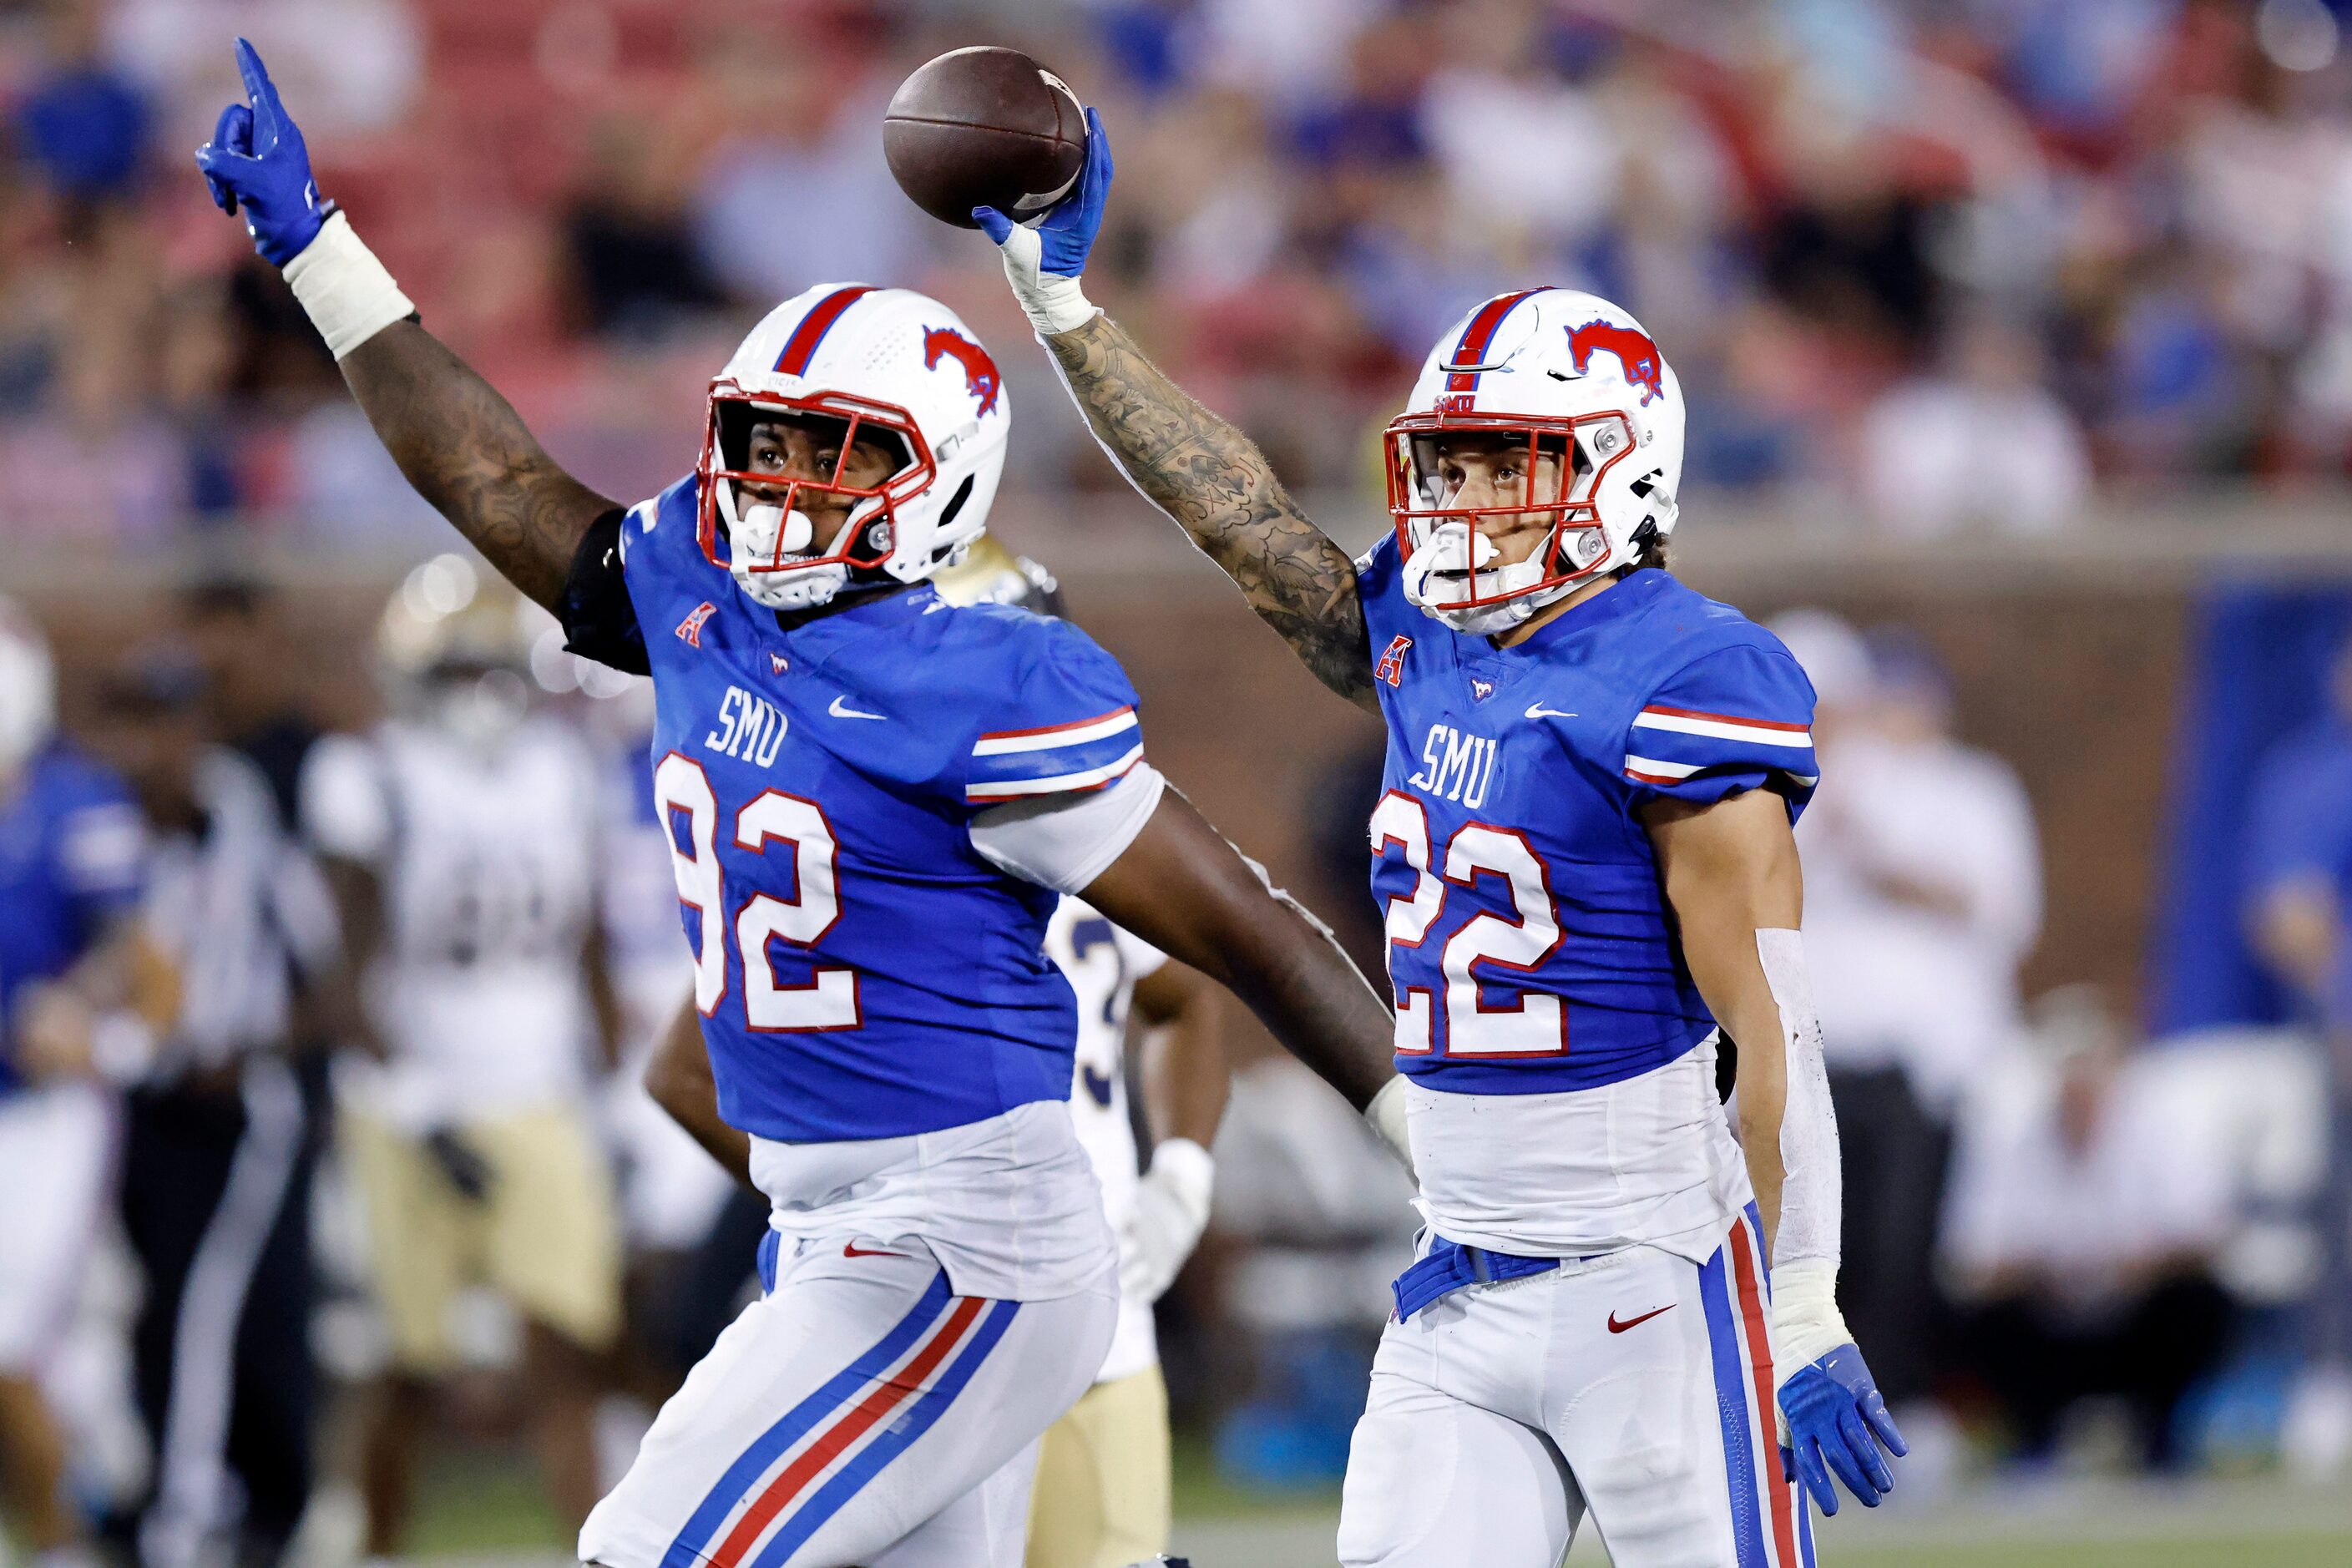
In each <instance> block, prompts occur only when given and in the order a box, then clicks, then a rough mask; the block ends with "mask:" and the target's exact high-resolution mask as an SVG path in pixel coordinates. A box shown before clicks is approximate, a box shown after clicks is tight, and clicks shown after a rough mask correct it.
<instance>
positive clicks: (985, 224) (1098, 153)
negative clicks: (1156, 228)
mask: <svg viewBox="0 0 2352 1568" xmlns="http://www.w3.org/2000/svg"><path fill="white" fill-rule="evenodd" d="M1110 174H1111V164H1110V138H1109V137H1108V136H1106V135H1104V134H1103V126H1102V117H1101V116H1100V115H1098V114H1097V113H1096V112H1095V111H1094V110H1091V109H1089V110H1087V166H1086V168H1085V170H1084V171H1083V172H1082V173H1081V174H1079V176H1078V184H1077V188H1076V190H1074V191H1072V192H1071V193H1070V194H1069V195H1066V196H1064V197H1063V198H1062V199H1061V200H1060V201H1058V202H1055V204H1054V205H1052V206H1051V207H1048V208H1047V209H1046V210H1045V216H1044V217H1043V218H1042V219H1039V220H1038V221H1037V222H1036V224H1035V225H1034V226H1028V225H1023V224H1017V223H1014V222H1013V220H1012V219H1011V218H1009V217H1007V216H1004V215H1003V213H1001V212H998V211H997V210H996V209H995V208H994V207H974V208H972V209H971V216H972V221H973V222H975V223H977V224H979V225H980V226H981V227H982V229H984V230H986V231H987V233H988V237H989V238H991V239H992V240H994V241H996V246H997V248H998V249H999V250H1001V251H1003V253H1004V278H1005V281H1007V282H1009V283H1011V284H1012V285H1013V298H1014V299H1015V300H1019V301H1020V302H1021V310H1022V313H1023V314H1024V315H1026V316H1027V317H1028V318H1029V324H1030V325H1031V326H1033V327H1034V328H1036V329H1037V335H1038V336H1040V337H1051V336H1053V335H1054V334H1055V333H1056V332H1066V331H1070V330H1071V329H1072V328H1074V327H1082V326H1084V325H1086V323H1087V322H1088V321H1092V320H1094V318H1095V317H1096V316H1097V315H1099V314H1100V313H1101V312H1100V310H1098V309H1097V307H1096V306H1094V305H1093V304H1091V303H1089V302H1088V300H1087V297H1086V294H1085V292H1084V291H1083V290H1082V289H1079V287H1078V275H1079V274H1080V273H1082V272H1084V271H1085V270H1086V267H1087V252H1088V251H1090V250H1092V249H1093V248H1094V246H1095V236H1096V235H1097V234H1098V233H1100V232H1101V230H1102V220H1103V203H1104V202H1105V201H1106V200H1107V199H1108V197H1109V195H1110Z"/></svg>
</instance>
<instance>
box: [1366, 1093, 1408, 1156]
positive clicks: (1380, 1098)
mask: <svg viewBox="0 0 2352 1568" xmlns="http://www.w3.org/2000/svg"><path fill="white" fill-rule="evenodd" d="M1364 1120H1365V1121H1369V1122H1370V1123H1371V1124H1372V1131H1375V1132H1377V1133H1379V1134H1380V1135H1381V1142H1383V1143H1385V1144H1387V1145H1388V1146H1389V1150H1390V1152H1392V1153H1393V1154H1395V1155H1396V1157H1397V1158H1398V1159H1400V1160H1402V1161H1403V1162H1404V1168H1405V1169H1406V1170H1407V1171H1411V1170H1412V1137H1411V1135H1410V1134H1409V1133H1408V1132H1407V1131H1406V1129H1405V1096H1404V1074H1402V1073H1399V1074H1397V1075H1396V1077H1394V1078H1392V1079H1389V1080H1388V1082H1386V1083H1384V1084H1382V1085H1381V1087H1380V1091H1379V1092H1378V1093H1376V1094H1374V1095H1373V1096H1372V1102H1371V1103H1370V1105H1367V1106H1365V1107H1364Z"/></svg>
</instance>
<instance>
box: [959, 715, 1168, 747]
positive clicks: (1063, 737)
mask: <svg viewBox="0 0 2352 1568" xmlns="http://www.w3.org/2000/svg"><path fill="white" fill-rule="evenodd" d="M1135 727H1136V717H1135V710H1134V709H1133V708H1131V707H1128V708H1118V709H1114V710H1111V711H1110V712H1108V713H1104V714H1099V715H1097V716H1096V717H1095V718H1092V719H1073V720H1071V721H1069V722H1068V723H1066V724H1047V725H1045V726H1044V727H1043V728H1040V729H1035V730H992V731H988V732H987V733H985V734H983V735H982V736H981V738H980V740H979V741H978V742H976V743H974V745H973V746H972V748H971V754H972V755H973V756H975V757H995V756H1003V755H1006V754H1008V753H1011V752H1049V751H1057V750H1059V749H1061V748H1062V747H1065V746H1079V745H1084V744H1086V743H1087V742H1092V741H1099V740H1102V739H1104V738H1106V737H1108V736H1111V735H1116V734H1118V733H1119V732H1120V731H1126V730H1132V729H1134V728H1135Z"/></svg>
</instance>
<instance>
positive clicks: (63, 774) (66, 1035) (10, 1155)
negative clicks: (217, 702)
mask: <svg viewBox="0 0 2352 1568" xmlns="http://www.w3.org/2000/svg"><path fill="white" fill-rule="evenodd" d="M56 714H57V692H56V680H55V675H54V670H53V667H52V665H51V663H50V659H49V651H48V647H47V642H46V641H45V640H44V639H43V637H42V636H41V634H40V631H39V630H38V628H37V627H36V626H34V625H33V623H32V622H31V620H30V619H29V618H27V617H26V616H25V614H24V612H23V611H21V610H19V609H18V608H17V607H16V605H13V604H11V603H9V602H8V601H6V600H5V599H0V1485H5V1488H6V1490H5V1493H0V1496H5V1500H6V1501H7V1503H8V1505H9V1514H10V1522H11V1523H12V1524H13V1525H14V1527H15V1528H16V1531H17V1532H18V1538H19V1539H20V1540H22V1541H23V1542H25V1543H26V1545H27V1546H29V1547H30V1548H31V1549H32V1552H33V1553H34V1555H35V1560H36V1562H37V1563H65V1562H68V1561H72V1560H76V1559H78V1558H79V1556H80V1555H81V1549H80V1547H79V1537H80V1529H79V1525H78V1523H77V1522H76V1521H75V1520H74V1519H73V1516H72V1512H71V1510H70V1509H69V1507H68V1502H67V1500H66V1498H65V1496H64V1493H63V1489H62V1488H63V1481H64V1476H65V1461H66V1455H65V1452H64V1445H63V1443H62V1440H61V1439H60V1437H59V1436H58V1426H57V1423H56V1421H55V1420H54V1418H53V1417H52V1415H51V1412H50V1409H49V1405H48V1401H47V1397H46V1396H45V1395H44V1394H43V1393H42V1389H41V1384H40V1375H41V1373H42V1371H43V1369H44V1366H45V1364H46V1363H47V1361H48V1360H49V1358H50V1357H51V1355H52V1354H53V1353H54V1352H56V1351H57V1350H58V1345H59V1342H60V1340H61V1338H62V1336H63V1334H64V1331H65V1330H66V1328H67V1326H68V1319H69V1317H70V1315H71V1313H72V1310H73V1306H74V1301H75V1297H76V1293H77V1292H78V1291H79V1289H80V1286H81V1279H82V1265H83V1262H84V1260H85V1259H86V1258H87V1256H88V1254H89V1248H90V1246H91V1244H92V1242H93V1241H94V1240H95V1238H96V1237H97V1233H98V1228H99V1223H100V1212H101V1210H102V1207H103V1205H104V1204H105V1201H106V1193H107V1185H108V1181H109V1175H110V1170H111V1168H112V1163H113V1159H112V1143H113V1139H114V1110H113V1107H112V1104H111V1102H110V1095H109V1094H108V1092H107V1091H106V1089H105V1088H104V1087H103V1084H102V1082H101V1080H102V1079H106V1078H115V1079H123V1078H128V1077H130V1076H132V1075H134V1074H136V1073H137V1072H138V1071H139V1070H140V1069H141V1068H143V1067H144V1066H145V1063H146V1058H148V1057H149V1056H150V1055H151V1054H152V1049H153V1035H152V1031H151V1030H149V1029H147V1028H145V1027H144V1026H142V1024H141V1023H140V1021H139V1019H138V1018H137V1017H136V1016H133V1015H131V1014H129V1013H110V1012H109V1011H107V1009H108V1007H109V1005H110V1004H116V1003H120V1002H121V1001H124V1000H127V999H128V998H127V993H126V991H125V987H126V985H127V984H128V983H129V980H130V977H131V974H132V973H133V972H134V970H135V967H136V966H135V964H134V963H133V961H132V954H133V953H134V952H137V951H140V948H141V944H138V943H137V942H136V939H135V938H133V937H132V935H131V910H132V906H133V903H134V900H135V899H136V897H137V893H138V889H139V879H140V869H141V861H142V846H143V834H142V829H141V826H140V820H139V815H138V812H137V809H136V808H135V807H134V806H133V805H131V799H130V795H129V793H128V792H127V791H126V789H125V788H124V786H123V784H122V783H121V780H120V779H118V778H117V777H115V775H114V774H113V773H110V772H109V771H107V770H106V769H104V768H102V767H100V766H99V765H98V764H97V763H94V762H91V761H89V759H87V758H85V757H83V756H81V755H80V754H79V752H75V751H74V750H72V749H71V748H69V747H68V746H66V745H64V744H62V743H61V742H57V741H55V740H53V738H52V730H53V728H54V724H55V720H56ZM171 1010H172V1009H171V1007H170V1006H169V1005H163V1006H160V1007H159V1008H157V1009H156V1010H155V1011H154V1016H157V1017H162V1016H168V1014H169V1012H170V1011H171Z"/></svg>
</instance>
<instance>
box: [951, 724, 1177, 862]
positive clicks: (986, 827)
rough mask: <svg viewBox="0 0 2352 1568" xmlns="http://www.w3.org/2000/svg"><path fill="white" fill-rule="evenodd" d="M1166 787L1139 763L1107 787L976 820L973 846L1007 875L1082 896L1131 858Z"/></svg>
mask: <svg viewBox="0 0 2352 1568" xmlns="http://www.w3.org/2000/svg"><path fill="white" fill-rule="evenodd" d="M1137 750H1138V752H1140V751H1141V748H1140V747H1138V748H1137ZM1167 785H1168V781H1167V780H1166V779H1165V778H1163V777H1161V776H1160V770H1159V769H1157V768H1155V767H1153V766H1152V765H1151V764H1150V763H1147V762H1143V761H1141V760H1140V759H1138V760H1136V761H1135V762H1133V763H1130V764H1129V772H1128V773H1127V776H1126V777H1124V778H1122V779H1120V780H1119V781H1118V783H1116V784H1112V785H1111V786H1110V787H1109V788H1108V789H1105V790H1100V791H1097V792H1096V793H1094V794H1090V795H1070V794H1067V793H1062V794H1057V795H1052V796H1049V797H1047V798H1045V799H1042V800H1024V801H1017V802H1014V803H1013V804H1011V805H999V806H997V807H995V808H994V809H993V810H990V811H983V812H982V813H981V814H980V815H979V816H975V817H973V818H972V820H971V847H972V848H974V849H975V850H977V851H979V853H980V857H981V858H982V859H983V860H986V861H987V862H988V863H989V864H990V865H992V866H993V867H995V868H997V869H998V870H1000V871H1002V872H1003V873H1004V874H1005V875H1006V876H1008V877H1017V878H1019V879H1021V880H1022V881H1024V882H1034V883H1035V884H1036V885H1037V886H1038V887H1041V888H1051V889H1054V891H1055V892H1057V893H1076V892H1082V891H1084V890H1085V889H1087V887H1088V886H1089V885H1090V884H1092V883H1093V881H1094V879H1096V878H1097V877H1099V876H1101V875H1102V874H1103V872H1104V871H1105V870H1107V869H1108V868H1109V867H1110V863H1111V862H1112V861H1114V860H1116V859H1118V858H1119V857H1120V856H1121V855H1124V854H1126V853H1127V847H1128V846H1129V845H1130V844H1132V843H1134V842H1135V837H1136V835H1137V834H1139V833H1141V832H1142V831H1143V825H1144V824H1145V823H1147V822H1149V821H1150V820H1151V814H1152V813H1153V812H1154V811H1156V810H1158V809H1159V806H1160V792H1161V791H1163V790H1164V789H1166V788H1167Z"/></svg>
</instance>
